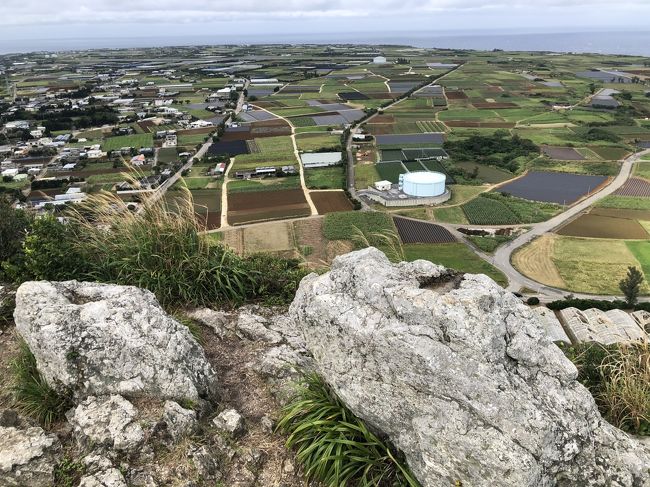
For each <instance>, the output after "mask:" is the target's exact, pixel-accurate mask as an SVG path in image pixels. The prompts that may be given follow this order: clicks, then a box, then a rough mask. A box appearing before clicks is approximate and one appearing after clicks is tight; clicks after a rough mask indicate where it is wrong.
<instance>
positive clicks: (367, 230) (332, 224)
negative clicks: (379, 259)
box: [323, 211, 395, 240]
mask: <svg viewBox="0 0 650 487" xmlns="http://www.w3.org/2000/svg"><path fill="white" fill-rule="evenodd" d="M359 231H360V232H361V233H363V234H364V235H367V236H369V235H371V234H372V233H385V232H394V231H395V225H394V223H393V220H392V218H391V217H390V215H388V214H386V213H380V212H368V211H348V212H343V213H331V214H329V215H326V216H325V222H324V224H323V236H324V237H325V238H326V239H327V240H354V239H355V238H356V236H357V235H358V233H359Z"/></svg>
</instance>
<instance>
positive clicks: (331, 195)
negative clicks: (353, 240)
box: [310, 191, 353, 215]
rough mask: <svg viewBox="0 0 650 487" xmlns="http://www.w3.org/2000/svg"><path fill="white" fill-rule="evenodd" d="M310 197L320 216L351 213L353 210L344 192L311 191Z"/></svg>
mask: <svg viewBox="0 0 650 487" xmlns="http://www.w3.org/2000/svg"><path fill="white" fill-rule="evenodd" d="M310 195H311V199H312V201H313V202H314V205H316V209H317V210H318V214H319V215H325V214H326V213H334V212H335V211H350V210H351V209H352V208H353V206H352V203H351V202H350V200H349V199H348V198H347V196H345V193H344V192H343V191H311V192H310Z"/></svg>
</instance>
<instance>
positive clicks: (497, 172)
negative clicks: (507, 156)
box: [454, 162, 514, 184]
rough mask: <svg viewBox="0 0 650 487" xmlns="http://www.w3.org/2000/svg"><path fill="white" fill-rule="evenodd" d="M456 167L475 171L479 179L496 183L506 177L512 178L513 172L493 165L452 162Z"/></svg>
mask: <svg viewBox="0 0 650 487" xmlns="http://www.w3.org/2000/svg"><path fill="white" fill-rule="evenodd" d="M454 165H455V166H456V167H459V168H461V169H464V170H465V171H467V172H469V173H472V172H474V171H477V178H479V179H480V180H481V181H483V182H486V183H489V184H498V183H502V182H504V181H507V180H508V179H512V178H513V177H514V174H512V173H509V172H508V171H504V170H503V169H499V168H498V167H494V166H486V165H485V164H474V163H472V162H457V163H455V164H454Z"/></svg>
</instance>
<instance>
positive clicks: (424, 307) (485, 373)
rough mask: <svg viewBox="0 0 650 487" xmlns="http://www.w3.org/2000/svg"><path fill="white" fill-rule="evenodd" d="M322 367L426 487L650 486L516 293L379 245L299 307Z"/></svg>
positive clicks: (302, 294)
mask: <svg viewBox="0 0 650 487" xmlns="http://www.w3.org/2000/svg"><path fill="white" fill-rule="evenodd" d="M290 317H291V319H292V320H293V321H294V322H295V324H296V326H297V327H298V328H299V329H300V330H301V332H302V334H303V336H304V339H305V343H306V347H307V349H308V350H309V351H310V352H311V353H312V354H313V358H314V362H315V365H316V368H317V369H318V371H319V372H320V374H321V375H322V376H323V377H324V378H325V380H326V381H327V382H328V383H329V384H330V385H331V386H332V387H333V389H334V391H335V392H336V393H337V394H338V395H339V396H340V397H341V398H342V399H343V400H344V401H345V403H346V404H347V405H348V406H349V407H350V408H351V409H352V411H353V412H354V413H356V414H357V415H358V416H359V417H361V418H362V419H364V420H365V421H366V422H367V423H368V424H369V425H370V426H371V427H373V428H375V429H376V430H378V431H380V432H382V433H384V434H386V435H387V436H388V437H389V438H390V439H391V440H392V442H393V443H394V444H395V446H396V447H397V448H399V449H400V450H401V451H403V452H404V454H405V456H406V458H407V460H408V463H409V465H410V466H411V468H412V470H413V471H414V473H415V475H416V476H417V477H418V478H419V480H420V481H421V483H422V485H423V486H425V487H426V486H432V487H438V486H440V485H454V482H457V481H461V482H462V485H463V486H493V485H499V486H513V487H514V486H517V487H523V486H530V487H545V486H549V487H550V486H555V485H559V486H567V487H568V486H577V485H580V486H605V485H607V486H619V487H629V486H648V485H650V454H649V452H648V450H646V449H645V448H644V447H643V446H642V445H641V444H640V443H638V442H636V441H634V440H633V439H631V438H630V437H629V436H628V435H626V434H625V433H623V432H622V431H620V430H618V429H616V428H614V427H613V426H611V425H610V424H608V423H607V422H605V421H604V420H603V419H602V418H601V416H600V414H599V413H598V410H597V408H596V405H595V403H594V400H593V398H592V396H591V395H590V393H589V392H588V391H587V390H586V389H585V388H584V387H583V386H582V385H580V384H579V383H578V382H577V381H576V377H577V371H576V369H575V367H574V366H573V364H572V363H571V362H570V361H569V360H567V359H566V358H565V357H564V355H563V354H562V352H561V351H560V350H559V348H557V347H556V346H555V345H554V344H552V343H551V342H549V340H548V339H547V338H546V337H545V336H544V335H543V333H542V331H541V328H540V326H539V324H538V322H537V321H536V319H535V317H534V316H533V314H532V313H531V312H530V311H529V309H528V308H527V307H525V306H524V305H523V304H522V303H521V302H520V301H519V300H518V299H516V298H515V296H513V295H512V294H511V293H508V292H506V291H504V290H503V289H501V288H500V287H499V286H498V285H496V284H495V283H494V282H493V281H492V280H491V279H489V278H488V277H486V276H480V275H464V276H455V275H453V274H452V273H450V272H449V271H447V270H446V269H444V268H442V267H440V266H436V265H433V264H431V263H429V262H425V261H416V262H412V263H401V264H398V265H392V264H391V263H390V262H389V261H388V259H387V258H386V257H385V256H384V254H382V253H381V252H380V251H378V250H376V249H373V248H369V249H365V250H362V251H358V252H353V253H351V254H347V255H345V256H342V257H339V258H337V259H336V260H335V261H334V263H333V265H332V268H331V271H330V272H329V273H327V274H324V275H321V276H318V275H315V274H314V275H310V276H308V277H306V278H305V279H304V280H303V281H302V283H301V285H300V289H299V291H298V293H297V295H296V298H295V300H294V302H293V304H292V305H291V309H290Z"/></svg>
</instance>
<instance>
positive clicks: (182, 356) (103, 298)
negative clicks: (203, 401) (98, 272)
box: [14, 281, 216, 400]
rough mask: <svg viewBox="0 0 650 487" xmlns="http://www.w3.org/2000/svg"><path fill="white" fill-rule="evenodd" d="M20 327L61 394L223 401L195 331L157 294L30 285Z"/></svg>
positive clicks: (22, 299) (21, 294) (20, 302)
mask: <svg viewBox="0 0 650 487" xmlns="http://www.w3.org/2000/svg"><path fill="white" fill-rule="evenodd" d="M16 304H17V305H16V311H15V313H14V318H15V321H16V328H17V330H18V332H19V333H20V335H21V336H22V337H23V338H24V339H25V341H26V342H27V344H28V345H29V348H30V349H31V351H32V352H33V353H34V356H35V357H36V362H37V365H38V369H39V371H41V373H42V374H43V376H44V377H45V379H46V380H47V382H48V384H50V386H52V387H54V388H55V389H71V390H72V391H73V392H75V393H76V395H77V396H78V397H85V396H87V395H104V394H123V395H129V396H147V395H149V396H155V397H160V398H165V399H184V398H186V399H191V400H197V399H198V398H199V397H210V396H214V395H215V394H216V375H215V372H214V370H213V369H212V367H211V366H210V364H209V362H208V361H207V359H206V357H205V353H204V352H203V349H202V348H201V347H200V345H199V344H198V343H196V341H195V340H194V338H193V337H192V335H191V333H190V332H189V331H188V329H187V327H185V326H183V325H181V324H180V323H178V322H177V321H175V320H174V319H172V318H171V317H170V316H168V315H167V314H166V313H165V312H164V311H163V309H162V308H161V307H160V305H159V304H158V302H157V301H156V298H155V297H154V295H153V294H152V293H150V292H149V291H145V290H143V289H139V288H136V287H132V286H116V285H108V284H97V283H87V282H77V281H68V282H26V283H24V284H23V285H22V286H20V288H19V289H18V292H17V294H16Z"/></svg>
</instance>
